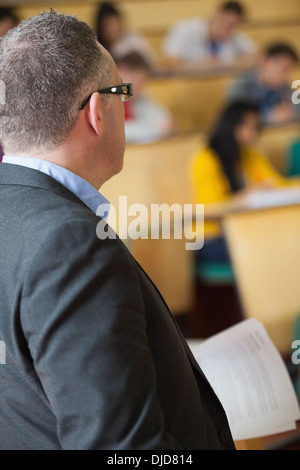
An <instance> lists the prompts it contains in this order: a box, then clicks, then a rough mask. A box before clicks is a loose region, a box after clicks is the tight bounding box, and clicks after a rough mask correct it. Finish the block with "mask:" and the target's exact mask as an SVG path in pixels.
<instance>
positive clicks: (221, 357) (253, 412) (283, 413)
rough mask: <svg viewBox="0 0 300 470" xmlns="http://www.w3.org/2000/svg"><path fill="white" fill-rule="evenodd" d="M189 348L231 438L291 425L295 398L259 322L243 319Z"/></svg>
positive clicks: (297, 415)
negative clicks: (223, 415)
mask: <svg viewBox="0 0 300 470" xmlns="http://www.w3.org/2000/svg"><path fill="white" fill-rule="evenodd" d="M192 351H193V353H194V356H195V358H196V360H197V362H198V363H199V365H200V367H201V369H202V370H203V372H204V374H205V375H206V377H207V379H208V381H209V382H210V384H211V386H212V388H213V389H214V391H215V393H216V395H217V396H218V397H219V400H220V401H221V403H222V405H223V407H224V410H225V412H226V414H227V418H228V422H229V425H230V428H231V432H232V436H233V439H234V440H241V439H252V438H256V437H262V436H267V435H272V434H277V433H279V432H284V431H288V430H291V429H295V427H296V424H295V422H296V421H297V420H299V419H300V410H299V404H298V401H297V397H296V394H295V391H294V388H293V385H292V382H291V379H290V377H289V374H288V372H287V369H286V366H285V364H284V362H283V360H282V358H281V356H280V354H279V352H278V351H277V349H276V347H275V346H274V344H273V343H272V341H271V340H270V338H269V336H268V334H267V332H266V330H265V328H264V326H263V325H262V324H261V323H260V322H258V321H257V320H255V319H249V320H245V321H243V322H241V323H238V324H237V325H235V326H233V327H231V328H229V329H227V330H225V331H224V332H221V333H219V334H217V335H215V336H213V337H211V338H209V339H208V340H205V341H203V342H202V343H201V344H200V345H197V346H195V347H192Z"/></svg>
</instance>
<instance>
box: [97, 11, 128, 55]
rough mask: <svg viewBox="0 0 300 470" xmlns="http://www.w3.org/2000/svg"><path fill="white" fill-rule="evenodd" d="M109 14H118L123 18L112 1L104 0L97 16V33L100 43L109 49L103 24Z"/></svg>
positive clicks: (117, 15)
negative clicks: (106, 0)
mask: <svg viewBox="0 0 300 470" xmlns="http://www.w3.org/2000/svg"><path fill="white" fill-rule="evenodd" d="M109 16H116V17H117V18H119V19H120V20H122V14H121V12H120V11H119V10H118V9H117V8H116V7H115V6H114V4H113V3H111V2H102V3H101V4H100V6H99V9H98V13H97V18H96V34H97V39H98V42H100V44H102V46H103V47H105V49H109V46H110V45H109V44H107V41H106V38H105V37H104V36H103V28H102V25H103V23H104V22H105V20H106V18H108V17H109Z"/></svg>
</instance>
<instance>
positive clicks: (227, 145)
mask: <svg viewBox="0 0 300 470" xmlns="http://www.w3.org/2000/svg"><path fill="white" fill-rule="evenodd" d="M259 128H260V118H259V110H258V108H257V107H256V106H255V105H253V104H248V103H243V102H236V103H232V104H230V105H228V106H227V107H226V109H225V110H224V111H223V113H222V115H221V116H220V118H219V121H218V123H217V125H216V127H215V129H214V131H213V133H212V135H211V137H210V139H209V142H208V146H207V147H206V148H204V149H202V150H201V151H199V152H198V153H197V154H196V155H195V160H194V163H193V168H192V174H193V179H194V183H195V191H196V199H197V203H198V204H209V203H220V202H224V201H226V200H229V199H230V198H233V197H234V198H239V197H243V196H244V195H245V193H247V192H248V191H249V190H254V189H260V190H261V189H263V188H265V189H268V188H275V187H280V186H284V185H286V184H289V182H288V180H287V179H285V178H284V177H282V176H281V175H280V174H278V173H277V172H276V170H275V169H274V168H273V167H272V166H271V164H270V163H269V162H268V161H267V160H266V159H265V158H264V156H263V155H262V154H261V153H259V152H258V151H257V150H256V149H255V148H254V144H255V141H256V138H257V137H258V133H259ZM197 256H198V257H199V259H201V260H205V261H221V262H229V255H228V252H227V247H226V243H225V241H224V239H223V238H222V235H221V232H220V228H219V226H218V225H217V224H215V223H212V222H205V243H204V247H203V248H202V249H201V250H199V252H198V253H197Z"/></svg>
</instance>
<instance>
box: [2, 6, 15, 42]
mask: <svg viewBox="0 0 300 470" xmlns="http://www.w3.org/2000/svg"><path fill="white" fill-rule="evenodd" d="M18 23H19V19H18V17H17V15H16V13H15V11H14V9H13V8H5V7H0V37H1V36H4V35H5V34H6V33H7V32H8V31H9V30H10V29H12V28H14V27H15V26H17V25H18Z"/></svg>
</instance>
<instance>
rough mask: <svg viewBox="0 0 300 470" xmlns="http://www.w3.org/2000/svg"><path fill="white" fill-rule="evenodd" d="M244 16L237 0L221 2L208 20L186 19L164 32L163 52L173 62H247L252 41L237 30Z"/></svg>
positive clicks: (252, 51) (189, 64)
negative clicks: (165, 35) (166, 32)
mask: <svg viewBox="0 0 300 470" xmlns="http://www.w3.org/2000/svg"><path fill="white" fill-rule="evenodd" d="M244 18H245V10H244V7H243V6H242V5H241V4H240V3H239V2H226V3H224V4H222V5H221V6H220V7H219V8H218V10H217V11H216V12H215V14H214V15H213V17H212V18H211V19H210V20H204V19H201V18H191V19H185V20H183V21H180V22H178V23H177V24H175V25H174V26H173V27H172V28H171V29H170V31H169V33H168V34H167V37H166V39H165V42H164V44H163V53H164V55H165V57H166V58H168V59H169V60H168V62H169V63H170V64H171V65H172V63H173V65H174V66H178V65H179V66H180V65H185V66H186V67H191V68H197V67H200V68H201V67H207V66H232V65H235V64H236V62H237V61H238V65H239V66H241V65H250V64H252V63H253V58H254V55H255V52H256V45H255V43H254V42H253V41H252V40H251V39H250V38H248V37H247V36H246V35H245V34H243V33H241V32H239V31H238V29H239V27H240V26H241V24H242V22H243V20H244Z"/></svg>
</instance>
